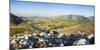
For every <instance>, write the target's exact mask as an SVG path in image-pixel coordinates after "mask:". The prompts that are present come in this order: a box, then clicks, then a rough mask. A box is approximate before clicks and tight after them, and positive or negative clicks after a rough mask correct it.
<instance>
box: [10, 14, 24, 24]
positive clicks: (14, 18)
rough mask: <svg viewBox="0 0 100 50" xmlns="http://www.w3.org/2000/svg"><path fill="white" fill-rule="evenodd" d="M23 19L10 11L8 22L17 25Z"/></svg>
mask: <svg viewBox="0 0 100 50" xmlns="http://www.w3.org/2000/svg"><path fill="white" fill-rule="evenodd" d="M23 21H24V20H23V19H22V18H20V17H18V16H16V15H14V14H12V13H10V23H11V24H13V25H18V24H20V23H22V22H23Z"/></svg>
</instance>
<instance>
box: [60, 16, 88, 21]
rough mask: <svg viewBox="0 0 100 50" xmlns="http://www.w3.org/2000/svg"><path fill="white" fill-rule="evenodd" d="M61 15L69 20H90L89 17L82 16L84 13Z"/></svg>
mask: <svg viewBox="0 0 100 50" xmlns="http://www.w3.org/2000/svg"><path fill="white" fill-rule="evenodd" d="M59 17H61V18H64V19H67V20H88V19H87V17H85V16H82V15H62V16H59Z"/></svg>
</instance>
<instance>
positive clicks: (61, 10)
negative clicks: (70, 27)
mask: <svg viewBox="0 0 100 50" xmlns="http://www.w3.org/2000/svg"><path fill="white" fill-rule="evenodd" d="M10 5H11V6H10V12H11V13H13V14H15V15H17V16H23V17H32V16H58V15H69V14H76V15H84V16H86V17H87V16H94V6H89V5H87V6H86V5H72V4H54V3H39V2H22V1H15V0H11V2H10Z"/></svg>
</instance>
